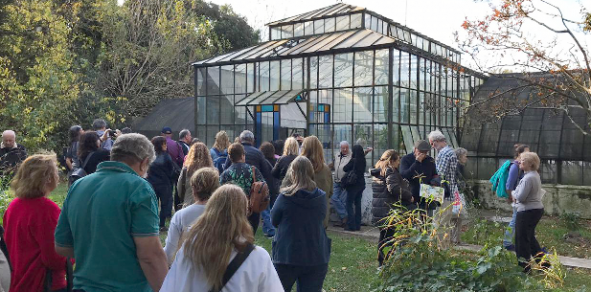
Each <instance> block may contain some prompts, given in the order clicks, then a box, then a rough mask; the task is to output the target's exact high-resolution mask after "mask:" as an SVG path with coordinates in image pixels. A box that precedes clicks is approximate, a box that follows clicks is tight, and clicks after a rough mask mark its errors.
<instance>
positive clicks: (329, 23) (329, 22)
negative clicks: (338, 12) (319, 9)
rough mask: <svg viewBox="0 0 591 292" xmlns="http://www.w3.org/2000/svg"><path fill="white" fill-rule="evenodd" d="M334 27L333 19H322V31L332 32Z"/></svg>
mask: <svg viewBox="0 0 591 292" xmlns="http://www.w3.org/2000/svg"><path fill="white" fill-rule="evenodd" d="M334 29H335V19H334V17H333V18H327V19H325V20H324V32H333V31H334Z"/></svg>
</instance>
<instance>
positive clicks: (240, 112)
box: [230, 94, 247, 139]
mask: <svg viewBox="0 0 591 292" xmlns="http://www.w3.org/2000/svg"><path fill="white" fill-rule="evenodd" d="M245 97H246V95H244V94H240V95H236V96H235V97H234V98H235V100H236V101H239V100H241V99H243V98H245ZM234 112H235V116H236V117H235V118H234V124H236V125H245V124H246V117H245V115H246V114H247V113H246V107H244V106H235V107H234ZM230 139H232V137H230Z"/></svg>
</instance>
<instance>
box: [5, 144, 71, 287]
mask: <svg viewBox="0 0 591 292" xmlns="http://www.w3.org/2000/svg"><path fill="white" fill-rule="evenodd" d="M58 180H59V176H58V169H57V163H56V159H55V156H51V155H33V156H31V157H29V158H27V159H26V160H25V161H24V162H23V164H22V165H21V166H20V167H19V168H18V171H17V174H16V176H15V177H14V179H13V181H12V184H11V187H12V189H13V191H14V193H15V195H16V199H14V201H12V202H11V203H10V205H9V206H8V209H7V210H6V213H5V214H4V228H5V229H6V238H5V239H6V245H7V246H8V254H9V255H10V263H11V264H12V268H13V272H12V277H11V284H10V291H11V292H37V291H40V292H41V291H44V283H45V280H46V279H45V277H46V274H47V271H48V270H51V279H52V281H51V291H61V290H62V289H64V291H65V287H66V277H65V275H66V258H64V257H62V256H60V255H58V254H57V253H56V252H55V247H54V235H53V233H54V231H55V227H56V225H57V219H58V217H59V215H60V208H59V207H58V206H57V204H55V203H54V202H53V201H51V200H49V199H48V198H47V196H48V195H49V194H50V193H51V192H52V191H53V190H54V189H55V188H56V187H57V184H58Z"/></svg>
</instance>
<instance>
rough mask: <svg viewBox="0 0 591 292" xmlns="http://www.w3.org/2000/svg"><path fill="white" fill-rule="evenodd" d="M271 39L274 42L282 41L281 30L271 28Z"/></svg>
mask: <svg viewBox="0 0 591 292" xmlns="http://www.w3.org/2000/svg"><path fill="white" fill-rule="evenodd" d="M271 39H272V40H278V39H281V30H280V29H279V28H278V27H273V28H271Z"/></svg>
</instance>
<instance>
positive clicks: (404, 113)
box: [400, 89, 410, 124]
mask: <svg viewBox="0 0 591 292" xmlns="http://www.w3.org/2000/svg"><path fill="white" fill-rule="evenodd" d="M400 113H401V118H400V123H401V124H407V123H408V122H409V120H410V119H409V118H410V116H409V114H410V90H408V89H401V90H400Z"/></svg>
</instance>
